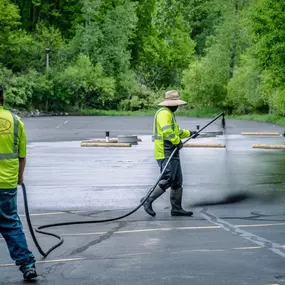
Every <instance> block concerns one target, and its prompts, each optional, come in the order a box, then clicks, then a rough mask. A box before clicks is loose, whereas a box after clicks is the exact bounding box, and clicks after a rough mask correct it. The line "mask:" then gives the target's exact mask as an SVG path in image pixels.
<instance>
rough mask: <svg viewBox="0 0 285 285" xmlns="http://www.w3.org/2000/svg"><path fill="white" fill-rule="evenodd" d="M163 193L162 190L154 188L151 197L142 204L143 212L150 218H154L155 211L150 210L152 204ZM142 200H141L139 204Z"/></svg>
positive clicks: (157, 187)
mask: <svg viewBox="0 0 285 285" xmlns="http://www.w3.org/2000/svg"><path fill="white" fill-rule="evenodd" d="M164 192H165V191H164V190H162V189H161V188H160V187H159V186H156V188H155V189H154V191H153V192H152V193H151V195H150V196H149V197H148V199H147V200H146V201H145V202H144V204H143V207H144V210H145V211H146V212H147V213H148V214H149V215H150V216H152V217H154V216H155V215H156V214H155V211H154V210H153V209H152V202H153V201H154V200H156V199H157V198H158V197H160V196H161V195H162V194H163V193H164ZM143 199H144V198H142V199H141V202H142V201H143Z"/></svg>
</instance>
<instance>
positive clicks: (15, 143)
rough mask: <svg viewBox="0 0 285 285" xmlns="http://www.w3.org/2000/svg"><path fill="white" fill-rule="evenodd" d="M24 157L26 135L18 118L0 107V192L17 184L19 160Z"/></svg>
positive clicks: (13, 187)
mask: <svg viewBox="0 0 285 285" xmlns="http://www.w3.org/2000/svg"><path fill="white" fill-rule="evenodd" d="M25 157H26V134H25V129H24V124H23V122H21V120H20V118H19V117H17V116H16V115H14V114H12V113H11V112H9V111H7V110H5V109H4V108H3V107H2V106H0V191H1V190H4V189H15V188H17V184H18V173H19V158H25Z"/></svg>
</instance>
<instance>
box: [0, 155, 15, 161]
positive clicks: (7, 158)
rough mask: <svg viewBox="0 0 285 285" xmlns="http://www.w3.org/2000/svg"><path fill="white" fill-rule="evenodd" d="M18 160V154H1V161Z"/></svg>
mask: <svg viewBox="0 0 285 285" xmlns="http://www.w3.org/2000/svg"><path fill="white" fill-rule="evenodd" d="M16 158H18V153H0V160H10V159H16Z"/></svg>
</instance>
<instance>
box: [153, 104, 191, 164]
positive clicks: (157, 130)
mask: <svg viewBox="0 0 285 285" xmlns="http://www.w3.org/2000/svg"><path fill="white" fill-rule="evenodd" d="M190 136H191V132H190V131H188V130H183V129H180V128H179V126H178V123H177V122H176V119H175V116H174V114H173V113H172V112H171V111H170V109H169V108H167V107H163V108H161V109H159V110H158V111H157V113H156V115H155V118H154V125H153V138H154V154H155V159H156V160H160V159H165V158H169V156H170V155H171V153H172V152H173V150H174V149H175V147H176V146H177V145H178V144H179V142H180V140H181V139H184V138H188V137H190ZM173 158H179V152H178V151H176V153H175V154H174V156H173Z"/></svg>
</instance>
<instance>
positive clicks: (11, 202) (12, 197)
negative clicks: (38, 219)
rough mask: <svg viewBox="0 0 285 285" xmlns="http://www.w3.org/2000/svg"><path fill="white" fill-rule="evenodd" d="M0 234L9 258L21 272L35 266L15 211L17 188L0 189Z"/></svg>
mask: <svg viewBox="0 0 285 285" xmlns="http://www.w3.org/2000/svg"><path fill="white" fill-rule="evenodd" d="M0 234H1V235H2V236H3V238H4V239H5V241H6V243H7V246H8V249H9V252H10V256H11V258H12V259H13V260H14V261H16V265H17V266H20V270H21V271H22V272H24V271H25V270H26V269H28V268H30V267H34V266H35V258H34V256H33V254H32V252H31V251H30V250H29V249H28V245H27V241H26V237H25V234H24V232H23V228H22V223H21V220H20V217H19V215H18V212H17V189H11V190H10V189H9V190H3V189H0Z"/></svg>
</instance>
